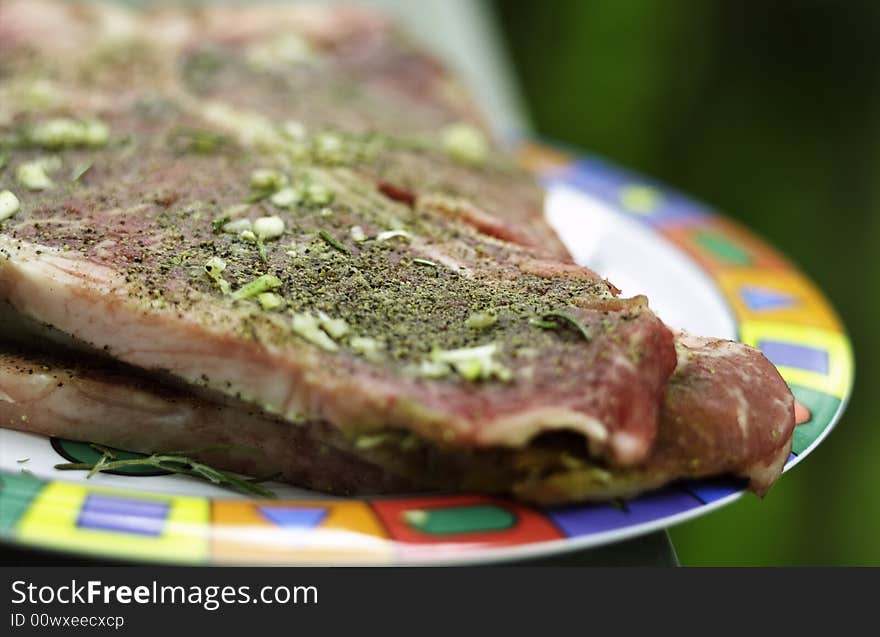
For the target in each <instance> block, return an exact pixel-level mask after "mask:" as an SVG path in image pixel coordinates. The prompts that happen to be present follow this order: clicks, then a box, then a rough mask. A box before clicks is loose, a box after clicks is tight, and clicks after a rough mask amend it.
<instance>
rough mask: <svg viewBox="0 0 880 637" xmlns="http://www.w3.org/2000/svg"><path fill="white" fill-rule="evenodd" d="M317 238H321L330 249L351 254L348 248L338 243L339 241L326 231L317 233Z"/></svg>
mask: <svg viewBox="0 0 880 637" xmlns="http://www.w3.org/2000/svg"><path fill="white" fill-rule="evenodd" d="M318 236H319V237H321V238H322V239H323V240H324V241H325V242H326V243H327V245H329V246H330V247H331V248H335V249H336V250H339V251H340V252H343V253H345V254H351V250H349V249H348V246H346V245H345V244H344V243H342V242H340V241H339V239H337V238H336V237H334V236H333V235H332V234H330V233H329V232H327V231H326V230H321V231H319V232H318Z"/></svg>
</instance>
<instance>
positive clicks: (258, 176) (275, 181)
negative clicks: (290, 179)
mask: <svg viewBox="0 0 880 637" xmlns="http://www.w3.org/2000/svg"><path fill="white" fill-rule="evenodd" d="M286 185H287V175H285V174H284V173H282V172H280V171H278V170H271V169H269V168H260V169H259V170H255V171H253V172H252V173H251V188H254V189H256V190H271V191H273V192H274V191H277V190H279V189H280V188H283V187H284V186H286Z"/></svg>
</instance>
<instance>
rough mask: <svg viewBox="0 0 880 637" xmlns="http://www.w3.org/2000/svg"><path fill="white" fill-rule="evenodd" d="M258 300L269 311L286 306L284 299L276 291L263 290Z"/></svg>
mask: <svg viewBox="0 0 880 637" xmlns="http://www.w3.org/2000/svg"><path fill="white" fill-rule="evenodd" d="M257 302H258V303H259V304H260V307H262V308H263V309H264V310H266V311H267V312H271V311H273V310H277V309H279V308H281V307H284V299H283V298H281V297H280V296H278V295H277V294H275V293H274V292H262V293H260V294H258V295H257Z"/></svg>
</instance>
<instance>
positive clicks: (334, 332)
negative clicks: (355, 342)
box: [321, 315, 350, 341]
mask: <svg viewBox="0 0 880 637" xmlns="http://www.w3.org/2000/svg"><path fill="white" fill-rule="evenodd" d="M321 327H322V328H323V330H324V331H325V332H327V334H328V335H329V336H330V338H332V339H333V340H335V341H338V340H339V339H340V338H342V337H343V336H345V335H346V334H348V332H349V331H350V330H349V327H348V323H346V322H345V321H344V320H343V319H334V318H330V317H329V316H326V315H324V316H321Z"/></svg>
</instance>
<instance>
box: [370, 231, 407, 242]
mask: <svg viewBox="0 0 880 637" xmlns="http://www.w3.org/2000/svg"><path fill="white" fill-rule="evenodd" d="M411 236H412V235H410V233H409V232H407V231H406V230H387V231H385V232H380V233H379V234H377V235H376V241H387V240H388V239H393V238H395V237H401V238H402V239H409V238H410V237H411Z"/></svg>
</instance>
